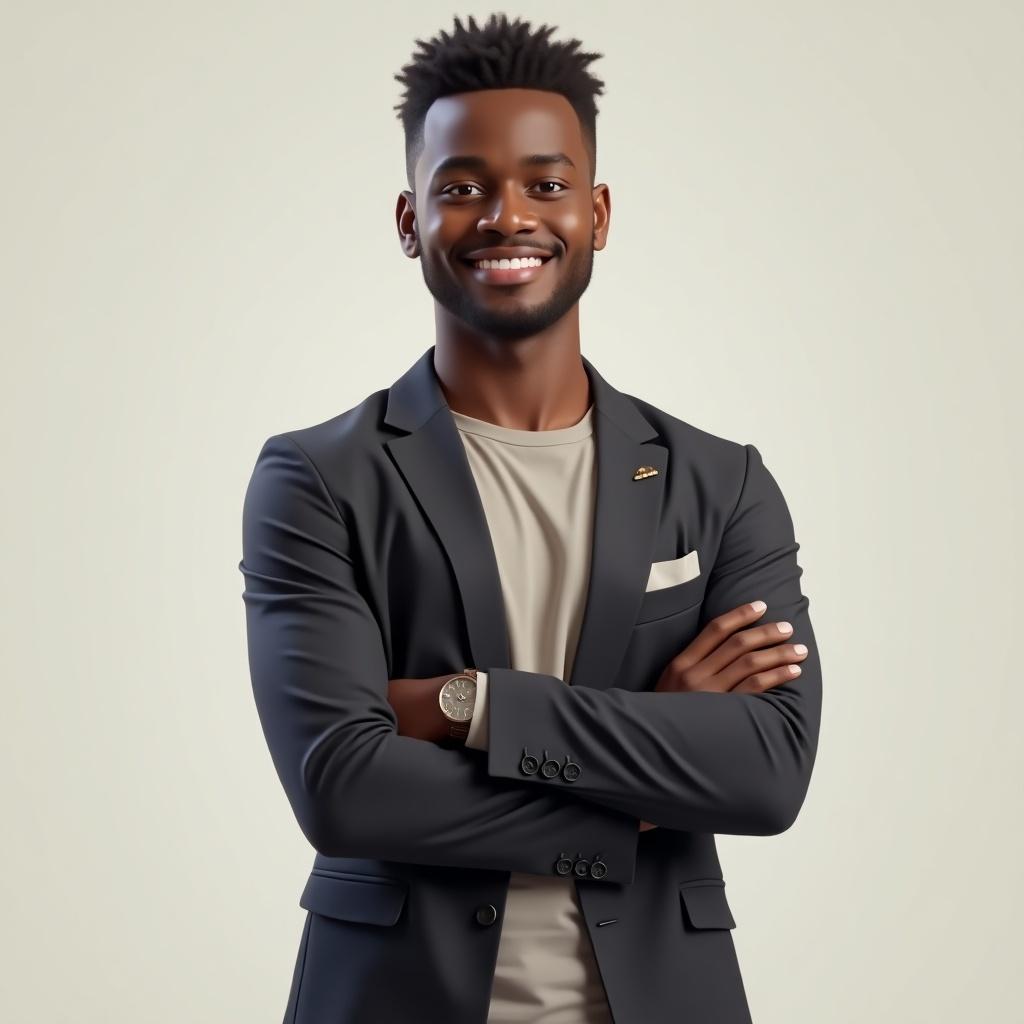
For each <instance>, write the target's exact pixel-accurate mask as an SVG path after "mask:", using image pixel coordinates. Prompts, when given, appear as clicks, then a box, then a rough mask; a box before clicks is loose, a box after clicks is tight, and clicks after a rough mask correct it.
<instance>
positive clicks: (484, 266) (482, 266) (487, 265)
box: [473, 256, 544, 270]
mask: <svg viewBox="0 0 1024 1024" xmlns="http://www.w3.org/2000/svg"><path fill="white" fill-rule="evenodd" d="M543 262H544V261H543V260H542V259H538V258H537V257H535V256H527V257H523V258H522V259H520V258H519V257H516V258H515V259H512V260H475V261H474V262H473V266H475V267H476V268H477V269H478V270H519V269H520V268H521V267H539V266H541V265H542V264H543Z"/></svg>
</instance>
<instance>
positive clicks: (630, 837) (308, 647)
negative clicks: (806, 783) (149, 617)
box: [238, 434, 639, 883]
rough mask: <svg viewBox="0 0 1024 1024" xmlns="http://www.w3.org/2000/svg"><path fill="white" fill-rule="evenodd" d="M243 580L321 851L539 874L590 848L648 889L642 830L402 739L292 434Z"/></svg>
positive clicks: (274, 444) (361, 609) (272, 470)
mask: <svg viewBox="0 0 1024 1024" xmlns="http://www.w3.org/2000/svg"><path fill="white" fill-rule="evenodd" d="M238 567H239V569H240V570H241V572H242V574H243V577H244V581H245V587H244V592H243V595H242V596H243V601H244V605H245V618H246V630H247V637H248V655H249V669H250V675H251V678H252V688H253V694H254V696H255V700H256V707H257V710H258V713H259V718H260V723H261V726H262V729H263V733H264V736H265V738H266V742H267V745H268V747H269V749H270V755H271V758H272V760H273V763H274V767H275V769H276V771H277V774H278V777H279V778H280V780H281V784H282V786H283V787H284V791H285V794H286V796H287V798H288V801H289V803H290V805H291V808H292V811H293V813H294V815H295V817H296V819H297V821H298V824H299V827H300V828H301V829H302V831H303V833H304V835H305V836H306V838H307V839H308V840H309V842H310V843H311V844H312V845H313V847H314V848H315V849H316V850H318V851H319V852H321V853H323V854H324V855H326V856H346V857H370V858H379V859H384V860H395V861H408V862H412V863H419V864H432V865H441V866H455V867H469V868H485V869H502V870H510V871H520V872H528V873H532V874H539V875H552V874H556V872H555V862H556V861H557V860H558V859H559V857H560V856H562V855H568V856H570V857H572V856H573V855H575V854H576V853H577V852H578V851H579V852H582V853H583V854H584V855H586V856H588V857H590V856H595V855H597V854H600V855H601V859H602V860H603V861H604V863H605V865H606V867H607V873H606V874H605V875H604V876H603V880H604V881H610V882H618V883H628V882H631V881H632V880H633V876H634V867H635V859H636V850H637V837H638V832H639V820H638V819H637V818H636V817H633V816H631V815H629V814H628V813H623V812H618V811H615V810H612V809H607V808H602V807H598V806H596V805H594V804H587V803H584V802H581V801H578V800H574V799H572V798H571V797H570V796H568V795H567V794H563V793H556V792H547V793H541V792H538V791H537V790H535V789H532V788H530V787H527V786H524V785H522V784H521V783H520V782H519V781H518V780H516V782H515V783H512V782H510V781H509V780H507V779H497V778H491V777H490V776H489V775H488V773H487V770H486V766H485V765H484V764H483V763H481V761H480V758H479V755H476V754H472V753H470V752H467V751H465V750H463V749H460V748H456V749H449V748H445V747H442V746H440V745H438V744H436V743H430V742H426V741H424V740H419V739H415V738H412V737H408V736H401V735H399V734H398V732H397V725H398V719H397V716H396V715H395V712H394V709H393V708H392V707H391V705H390V703H389V702H388V699H387V688H388V674H387V664H386V658H385V654H384V646H383V641H382V637H381V632H380V629H379V626H378V624H377V621H376V619H375V618H374V616H373V613H372V611H371V609H370V607H369V605H368V603H367V601H366V600H365V598H364V596H363V595H362V594H361V593H360V591H359V588H358V586H357V573H358V567H357V561H356V559H354V558H353V552H352V548H351V545H350V542H349V531H348V529H347V526H346V523H345V522H344V520H343V517H342V515H341V513H340V511H339V509H338V506H337V505H336V503H335V502H334V500H333V499H332V498H331V496H330V494H329V492H328V490H327V488H326V486H325V484H324V482H323V480H322V478H321V477H320V475H319V473H318V471H317V470H316V468H315V466H314V465H313V463H312V462H311V461H310V459H309V458H308V457H307V455H306V454H305V452H304V451H303V450H302V449H301V448H300V447H299V445H298V443H297V442H296V441H295V440H294V439H293V438H291V437H290V436H288V435H286V434H280V435H275V436H274V437H271V438H269V439H268V440H267V441H266V442H265V444H264V446H263V448H262V450H261V452H260V454H259V457H258V459H257V461H256V465H255V468H254V470H253V473H252V477H251V479H250V481H249V485H248V489H247V491H246V494H245V501H244V508H243V514H242V560H241V562H240V563H239V566H238Z"/></svg>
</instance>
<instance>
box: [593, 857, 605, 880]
mask: <svg viewBox="0 0 1024 1024" xmlns="http://www.w3.org/2000/svg"><path fill="white" fill-rule="evenodd" d="M607 874H608V865H607V864H605V862H604V861H603V860H595V861H593V862H592V863H591V865H590V877H591V878H604V876H605V875H607Z"/></svg>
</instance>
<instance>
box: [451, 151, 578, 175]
mask: <svg viewBox="0 0 1024 1024" xmlns="http://www.w3.org/2000/svg"><path fill="white" fill-rule="evenodd" d="M549 164H566V165H567V166H569V167H571V168H572V169H573V170H575V169H576V165H575V164H574V163H573V162H572V160H571V159H570V158H569V157H568V156H567V155H566V154H565V153H531V154H530V155H529V156H524V157H523V158H522V159H521V160H520V161H519V166H520V167H538V166H544V165H549ZM463 170H465V171H485V170H487V161H486V160H485V159H484V158H483V157H482V156H469V155H467V156H449V157H445V158H444V160H442V161H441V162H440V163H439V164H438V165H437V169H436V170H435V171H434V174H433V177H432V178H431V181H436V180H437V179H438V178H439V177H440V176H441V175H442V174H444V173H445V172H447V171H463Z"/></svg>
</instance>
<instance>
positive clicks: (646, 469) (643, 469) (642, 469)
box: [633, 466, 658, 480]
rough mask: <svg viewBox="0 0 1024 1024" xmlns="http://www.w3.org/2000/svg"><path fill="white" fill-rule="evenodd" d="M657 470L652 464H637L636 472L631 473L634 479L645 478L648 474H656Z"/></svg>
mask: <svg viewBox="0 0 1024 1024" xmlns="http://www.w3.org/2000/svg"><path fill="white" fill-rule="evenodd" d="M657 475H658V471H657V470H656V469H655V468H654V466H638V467H637V470H636V472H635V473H634V474H633V479H634V480H646V479H647V477H649V476H657Z"/></svg>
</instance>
